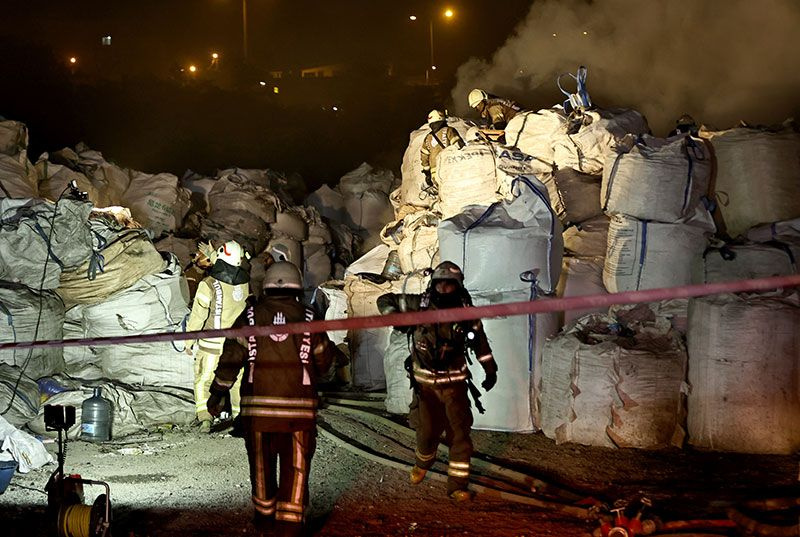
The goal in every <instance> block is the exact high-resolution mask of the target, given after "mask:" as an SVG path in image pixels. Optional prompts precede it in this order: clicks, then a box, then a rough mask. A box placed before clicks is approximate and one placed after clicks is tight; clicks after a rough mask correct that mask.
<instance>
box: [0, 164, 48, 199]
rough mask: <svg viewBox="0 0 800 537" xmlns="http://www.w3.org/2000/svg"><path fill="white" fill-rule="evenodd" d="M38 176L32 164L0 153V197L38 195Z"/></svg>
mask: <svg viewBox="0 0 800 537" xmlns="http://www.w3.org/2000/svg"><path fill="white" fill-rule="evenodd" d="M37 183H38V178H37V175H36V169H35V168H34V167H33V164H31V163H30V161H29V160H28V159H27V158H26V159H25V160H24V161H23V163H22V164H20V162H19V160H18V159H17V158H15V157H9V156H8V155H4V154H2V153H0V198H37V197H39V189H38V184H37Z"/></svg>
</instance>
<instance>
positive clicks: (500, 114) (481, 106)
mask: <svg viewBox="0 0 800 537" xmlns="http://www.w3.org/2000/svg"><path fill="white" fill-rule="evenodd" d="M467 101H468V102H469V106H470V108H474V109H475V110H477V111H478V113H479V114H480V116H481V119H483V120H484V121H486V122H488V124H489V127H490V128H492V129H497V130H502V129H504V128H505V127H506V125H507V124H508V122H509V121H511V118H513V117H514V116H516V115H517V114H518V113H519V112H521V111H522V106H520V104H519V103H516V102H514V101H512V100H510V99H503V98H502V97H498V96H497V95H492V94H491V93H486V92H485V91H483V90H482V89H478V88H475V89H474V90H472V91H470V92H469V95H468V96H467Z"/></svg>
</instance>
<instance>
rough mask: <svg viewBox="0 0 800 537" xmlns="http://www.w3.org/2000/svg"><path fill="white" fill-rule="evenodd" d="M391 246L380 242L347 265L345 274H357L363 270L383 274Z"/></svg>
mask: <svg viewBox="0 0 800 537" xmlns="http://www.w3.org/2000/svg"><path fill="white" fill-rule="evenodd" d="M389 252H390V248H389V247H388V246H387V245H385V244H379V245H377V246H375V247H374V248H373V249H371V250H370V251H369V252H367V253H365V254H364V255H362V256H361V257H359V258H358V259H356V260H355V261H353V263H351V264H350V265H349V266H348V267H347V271H346V272H345V276H355V275H357V274H359V273H361V272H369V273H372V274H381V273H382V272H383V267H384V266H385V265H386V260H387V259H388V258H389Z"/></svg>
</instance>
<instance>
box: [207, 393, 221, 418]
mask: <svg viewBox="0 0 800 537" xmlns="http://www.w3.org/2000/svg"><path fill="white" fill-rule="evenodd" d="M206 407H207V408H208V413H209V414H211V415H212V416H214V417H215V418H218V417H219V415H220V414H222V411H223V410H224V409H225V396H224V395H222V394H220V393H216V392H211V395H210V396H209V397H208V402H206Z"/></svg>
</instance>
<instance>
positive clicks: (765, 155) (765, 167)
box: [700, 128, 800, 237]
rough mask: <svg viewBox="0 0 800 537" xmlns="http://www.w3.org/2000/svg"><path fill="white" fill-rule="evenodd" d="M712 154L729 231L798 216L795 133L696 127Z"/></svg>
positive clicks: (798, 136)
mask: <svg viewBox="0 0 800 537" xmlns="http://www.w3.org/2000/svg"><path fill="white" fill-rule="evenodd" d="M700 136H702V137H704V138H707V139H709V140H710V141H711V145H712V147H713V152H714V157H715V159H716V170H717V173H716V178H715V191H716V195H717V199H718V200H719V203H718V205H719V210H720V211H721V213H722V217H723V220H724V221H725V227H726V228H727V231H728V234H729V235H730V236H731V237H736V236H738V235H740V234H742V233H744V232H745V231H747V229H748V228H751V227H753V226H756V225H759V224H766V223H770V222H780V221H783V220H789V219H792V218H797V217H800V180H798V171H797V163H798V160H800V133H797V132H795V131H793V130H784V131H781V132H771V131H766V130H759V129H750V128H736V129H730V130H727V131H719V132H709V131H701V132H700Z"/></svg>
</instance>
